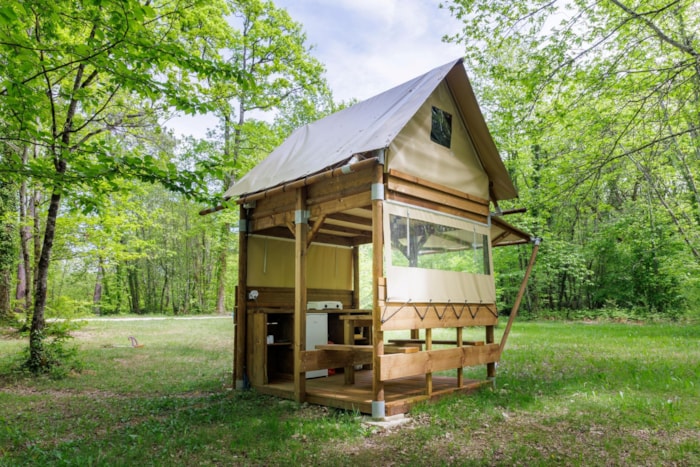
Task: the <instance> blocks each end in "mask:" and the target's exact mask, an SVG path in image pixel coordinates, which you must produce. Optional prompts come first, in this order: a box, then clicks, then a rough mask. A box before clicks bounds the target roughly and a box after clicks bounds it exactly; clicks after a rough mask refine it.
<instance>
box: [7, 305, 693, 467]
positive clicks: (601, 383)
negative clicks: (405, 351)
mask: <svg viewBox="0 0 700 467" xmlns="http://www.w3.org/2000/svg"><path fill="white" fill-rule="evenodd" d="M502 329H503V326H501V331H502ZM232 331H233V327H232V322H231V319H230V318H229V319H225V318H223V319H221V318H220V319H214V318H213V319H199V320H182V319H165V320H152V321H127V320H120V321H90V322H89V323H88V324H86V325H85V326H84V327H82V328H81V329H79V330H78V331H76V332H74V335H75V337H76V338H75V340H74V342H75V344H77V346H78V347H79V355H80V359H81V360H82V363H83V364H82V369H81V370H80V371H73V372H70V373H69V374H68V376H67V377H65V378H63V379H60V380H52V379H50V378H48V377H43V378H38V379H34V378H29V377H27V376H26V375H23V374H22V373H19V372H17V371H15V370H14V368H16V366H17V364H18V362H19V361H20V360H21V350H22V348H23V347H24V346H25V345H26V343H25V341H22V340H19V339H17V338H16V336H13V335H12V334H11V333H9V332H4V333H2V334H1V335H0V388H1V389H0V465H2V466H17V465H81V466H82V465H110V466H112V465H129V466H133V465H348V466H354V465H411V466H414V465H431V466H432V465H528V466H531V465H581V466H590V465H653V466H656V465H688V466H691V465H700V325H698V324H694V325H680V324H677V325H668V324H650V325H632V324H598V323H596V324H584V323H564V322H516V323H515V326H514V328H513V331H512V333H511V336H510V338H509V341H508V347H507V348H506V351H505V353H504V355H503V360H502V362H501V364H500V365H499V367H498V375H499V376H498V379H497V387H496V390H495V391H490V390H484V391H481V392H479V393H476V394H473V395H470V396H453V397H447V398H445V399H442V400H441V401H439V402H437V403H433V404H425V405H422V406H419V407H417V408H416V409H414V410H413V411H412V413H411V414H410V416H411V418H412V421H411V423H409V424H407V425H404V426H403V427H401V428H398V429H394V430H384V429H381V428H376V427H372V426H368V425H367V424H366V423H364V421H365V419H364V418H362V417H360V416H359V415H358V414H355V413H349V412H342V411H336V410H333V409H327V408H322V407H317V406H309V405H302V406H298V405H297V404H295V403H293V402H291V401H286V400H280V399H275V398H271V397H267V396H261V395H258V394H255V393H254V392H252V391H247V392H234V391H231V390H230V386H231V371H232V351H231V350H232ZM129 336H134V337H136V338H137V339H138V341H139V343H141V344H143V347H141V348H131V347H130V344H129V340H128V337H129ZM470 371H471V370H470ZM484 371H485V370H484V369H483V368H479V369H478V375H479V376H480V377H483V374H484Z"/></svg>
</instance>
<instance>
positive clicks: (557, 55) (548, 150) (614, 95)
mask: <svg viewBox="0 0 700 467" xmlns="http://www.w3.org/2000/svg"><path fill="white" fill-rule="evenodd" d="M628 3H629V2H620V1H617V0H615V1H611V2H597V3H595V4H588V3H585V2H581V1H574V2H563V1H554V2H539V1H535V2H515V3H513V2H510V1H500V0H497V1H484V0H454V1H450V2H447V4H446V8H448V9H450V11H452V13H453V14H454V15H455V16H456V17H457V18H458V19H460V20H461V21H462V22H463V24H464V28H463V31H462V32H460V33H459V34H457V35H455V36H453V37H451V38H449V40H451V41H454V42H459V43H462V44H464V45H465V53H466V63H467V68H468V71H469V73H470V75H471V77H472V78H473V81H474V84H475V87H476V88H477V95H478V96H479V99H480V102H481V103H482V105H483V107H484V108H485V110H486V114H487V121H488V122H489V127H490V129H491V130H492V133H493V134H494V136H495V139H496V141H497V143H498V145H499V149H500V151H501V153H502V155H503V156H504V157H505V159H506V161H505V162H506V166H507V167H508V169H509V171H510V173H511V175H512V177H513V178H514V180H515V183H516V185H517V187H518V190H519V192H520V200H519V202H520V203H522V204H524V205H525V206H526V207H527V208H528V215H527V216H525V219H521V221H520V222H519V223H521V224H523V226H524V227H525V228H530V231H531V232H534V233H535V234H537V235H539V236H543V237H544V238H545V242H544V244H543V251H542V255H541V256H540V262H541V265H540V266H538V269H537V271H536V277H535V278H534V281H535V284H536V286H537V288H536V289H535V290H534V293H533V296H532V297H531V298H532V300H531V303H532V305H533V306H543V307H548V308H550V309H556V308H559V307H561V308H571V309H581V310H582V309H588V308H598V307H602V306H604V305H605V304H606V303H608V302H610V301H612V302H614V303H616V304H617V305H618V306H621V307H626V308H628V309H629V308H634V307H643V308H646V309H647V310H649V311H652V312H658V313H663V314H669V315H677V314H679V313H682V312H683V311H684V310H685V309H687V308H691V309H693V308H696V306H697V301H692V300H694V299H692V298H691V297H693V296H694V295H693V293H688V291H689V290H690V288H691V287H692V285H693V284H696V283H697V282H696V281H697V277H698V266H699V265H700V210H699V209H700V203H699V202H698V201H700V192H699V191H698V183H697V174H698V173H700V165H698V164H699V161H700V158H698V157H697V156H698V154H700V139H699V138H698V131H700V128H699V127H698V119H697V113H698V109H700V99H699V96H700V75H699V74H698V69H697V60H696V57H697V56H698V52H699V51H700V42H698V38H697V37H696V35H693V33H692V31H695V30H697V29H698V27H700V24H699V23H698V15H697V14H696V11H695V10H696V2H693V1H691V0H684V1H678V2H675V1H674V2H670V1H664V0H659V1H652V2H642V3H638V4H637V5H635V6H628V5H627V4H628ZM504 206H506V207H509V205H508V203H504ZM548 244H549V245H550V246H547V245H548ZM550 255H551V257H550ZM542 263H543V264H542ZM542 266H543V267H542ZM543 292H544V293H543ZM689 299H690V300H691V301H688V300H689Z"/></svg>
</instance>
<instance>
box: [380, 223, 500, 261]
mask: <svg viewBox="0 0 700 467" xmlns="http://www.w3.org/2000/svg"><path fill="white" fill-rule="evenodd" d="M389 219H390V224H391V225H390V228H391V264H392V265H393V266H399V267H410V268H422V269H437V270H441V271H457V272H466V273H471V274H490V273H491V271H490V270H489V269H490V267H489V265H490V264H491V263H490V260H489V239H488V236H487V235H484V234H481V233H478V232H476V231H475V230H468V229H463V228H458V227H453V226H447V225H441V224H434V223H432V222H427V221H423V220H417V219H411V218H409V217H403V216H397V215H394V214H392V215H390V216H389Z"/></svg>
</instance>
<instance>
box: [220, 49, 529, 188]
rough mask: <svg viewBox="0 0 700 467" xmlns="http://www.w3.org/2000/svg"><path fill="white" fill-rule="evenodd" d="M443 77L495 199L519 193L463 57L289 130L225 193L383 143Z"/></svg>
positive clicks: (311, 170) (318, 167) (336, 162)
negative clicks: (470, 81)
mask: <svg viewBox="0 0 700 467" xmlns="http://www.w3.org/2000/svg"><path fill="white" fill-rule="evenodd" d="M443 81H445V82H446V83H447V85H448V87H449V90H450V92H451V93H452V96H453V98H454V100H455V102H456V103H457V105H458V107H459V110H460V113H461V116H462V118H463V120H464V124H465V126H466V128H467V132H468V133H469V137H470V138H471V140H472V144H473V145H474V148H475V149H476V153H477V155H478V157H479V160H480V162H481V164H482V166H483V168H484V170H485V171H486V173H487V174H488V177H489V181H490V183H491V193H492V196H493V197H494V198H495V200H503V199H512V198H515V197H517V191H516V190H515V187H514V186H513V184H512V181H511V179H510V177H509V175H508V172H507V171H506V169H505V166H504V165H503V162H502V161H501V158H500V156H499V154H498V150H497V149H496V146H495V144H494V142H493V139H492V137H491V134H490V133H489V131H488V128H487V126H486V122H485V121H484V118H483V115H482V113H481V110H480V109H479V105H478V103H477V101H476V97H475V96H474V92H473V90H472V87H471V84H470V83H469V79H468V78H467V73H466V71H465V70H464V66H463V65H462V59H458V60H454V61H452V62H450V63H447V64H445V65H442V66H440V67H438V68H435V69H433V70H431V71H429V72H428V73H426V74H424V75H421V76H419V77H417V78H414V79H412V80H410V81H407V82H406V83H404V84H401V85H399V86H397V87H395V88H393V89H390V90H388V91H385V92H383V93H381V94H379V95H377V96H374V97H371V98H369V99H367V100H365V101H363V102H360V103H358V104H355V105H353V106H352V107H348V108H346V109H344V110H342V111H340V112H337V113H335V114H332V115H330V116H328V117H325V118H323V119H321V120H318V121H316V122H314V123H311V124H309V125H305V126H303V127H301V128H299V129H297V130H296V131H294V132H293V133H292V135H291V136H290V137H289V138H287V139H286V140H285V141H284V143H282V144H281V145H280V146H279V147H277V148H276V149H275V150H274V151H272V153H270V155H269V156H268V157H267V158H266V159H265V160H263V161H262V162H260V163H259V164H258V165H257V166H256V167H254V168H253V169H252V170H251V171H250V172H248V174H246V175H245V176H244V177H242V178H241V179H240V180H239V181H238V182H237V183H236V184H235V185H234V186H232V187H231V188H230V189H229V190H228V191H227V192H226V193H225V194H224V198H226V199H228V198H232V197H235V196H240V195H244V194H250V193H255V192H258V191H263V190H266V189H269V188H273V187H275V186H278V185H281V184H283V183H287V182H291V181H294V180H298V179H301V178H303V177H306V176H309V175H312V174H315V173H318V172H322V171H324V170H326V169H329V168H332V167H337V166H341V165H344V164H345V163H347V162H348V161H349V160H350V159H351V158H352V157H353V156H354V155H356V154H363V153H366V152H370V151H375V150H380V149H384V148H387V147H388V146H389V145H390V143H391V142H392V141H393V139H394V138H395V137H396V136H397V134H398V133H399V132H400V131H401V130H402V129H403V128H404V126H405V125H406V124H407V123H408V122H409V121H410V120H411V118H412V117H413V116H414V115H415V114H416V112H417V111H418V109H419V108H420V107H421V105H422V104H423V103H424V102H425V101H426V99H428V97H429V96H430V95H431V93H432V92H433V91H434V90H435V89H436V88H437V87H438V86H439V85H440V83H442V82H443Z"/></svg>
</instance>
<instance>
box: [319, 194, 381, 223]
mask: <svg viewBox="0 0 700 467" xmlns="http://www.w3.org/2000/svg"><path fill="white" fill-rule="evenodd" d="M371 198H372V197H371V194H370V192H369V191H362V192H360V193H357V194H354V195H350V196H347V197H342V198H338V197H336V198H333V199H330V200H328V201H324V202H322V203H319V204H315V205H313V206H309V211H310V212H311V217H313V218H316V217H319V216H326V215H328V214H333V213H336V212H342V211H347V210H348V209H354V208H361V207H364V206H367V205H369V204H371V202H372V199H371Z"/></svg>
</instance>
